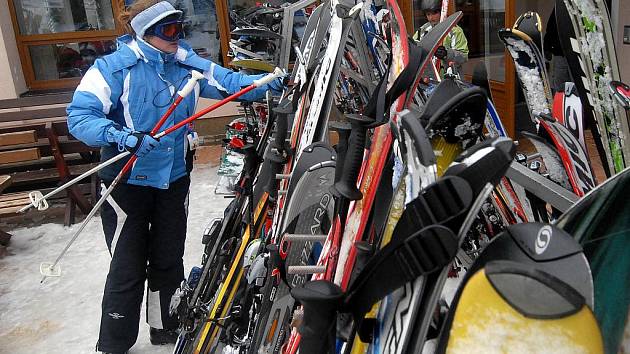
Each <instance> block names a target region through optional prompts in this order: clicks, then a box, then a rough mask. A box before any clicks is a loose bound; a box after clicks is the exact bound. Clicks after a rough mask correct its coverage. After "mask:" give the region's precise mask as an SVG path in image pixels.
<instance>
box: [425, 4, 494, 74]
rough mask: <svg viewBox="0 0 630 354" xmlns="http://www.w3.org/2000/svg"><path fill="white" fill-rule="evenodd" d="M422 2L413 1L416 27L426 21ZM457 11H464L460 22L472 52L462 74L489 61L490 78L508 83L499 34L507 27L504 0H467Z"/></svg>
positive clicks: (487, 63) (457, 7)
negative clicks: (500, 30)
mask: <svg viewBox="0 0 630 354" xmlns="http://www.w3.org/2000/svg"><path fill="white" fill-rule="evenodd" d="M421 3H422V0H414V2H413V5H414V13H413V15H414V26H415V27H414V28H415V29H416V30H417V29H419V28H420V26H422V25H423V24H424V23H426V22H427V19H426V17H425V16H424V14H423V12H422V10H421V7H420V5H421ZM455 10H457V11H462V12H463V13H464V16H463V17H462V19H461V20H460V21H459V24H458V25H459V26H460V27H461V28H462V30H464V34H465V35H466V39H467V40H468V50H469V51H470V52H469V54H468V61H467V62H466V63H464V65H463V66H462V71H463V73H464V74H467V75H471V74H472V73H473V70H474V68H475V66H476V65H477V64H478V63H480V62H482V63H485V64H486V68H487V69H488V78H489V79H490V80H495V81H501V82H505V59H504V50H505V47H504V46H503V43H502V42H501V41H500V40H499V36H498V35H497V33H498V31H499V29H501V28H503V27H505V0H487V1H466V2H463V4H462V5H459V6H456V8H455ZM414 32H415V31H414Z"/></svg>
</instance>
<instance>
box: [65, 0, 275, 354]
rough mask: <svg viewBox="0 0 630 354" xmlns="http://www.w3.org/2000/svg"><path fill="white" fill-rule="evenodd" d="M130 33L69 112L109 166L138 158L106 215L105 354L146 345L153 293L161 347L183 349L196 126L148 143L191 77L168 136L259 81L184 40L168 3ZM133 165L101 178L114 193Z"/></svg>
mask: <svg viewBox="0 0 630 354" xmlns="http://www.w3.org/2000/svg"><path fill="white" fill-rule="evenodd" d="M121 23H124V24H127V26H126V27H127V28H128V34H127V35H124V36H122V37H120V38H118V49H117V50H116V52H114V53H112V54H110V55H107V56H105V57H103V58H100V59H98V60H96V62H95V63H94V65H93V66H92V67H91V68H90V69H89V70H88V71H87V73H86V74H85V76H84V77H83V79H82V80H81V83H80V84H79V86H78V87H77V89H76V92H75V93H74V97H73V100H72V102H71V103H70V105H69V106H68V127H69V129H70V132H71V134H72V135H74V136H75V137H77V138H78V139H80V140H82V141H83V142H85V143H86V144H88V145H90V146H100V147H101V156H102V159H103V161H105V160H107V159H109V158H111V157H112V156H114V155H116V154H119V153H121V152H123V151H124V150H128V151H131V152H132V153H133V154H135V155H137V156H138V160H137V162H136V163H135V165H134V167H133V169H132V170H131V172H130V173H128V175H127V176H126V178H125V179H124V180H123V181H124V183H121V184H120V185H118V186H117V187H116V188H115V189H114V192H113V193H112V194H111V195H110V197H108V198H107V202H106V203H105V204H103V208H102V210H101V216H102V222H103V231H104V233H105V239H106V242H107V246H108V248H109V251H110V254H111V256H112V259H111V263H110V269H109V274H108V275H107V281H106V283H105V290H104V294H103V303H102V315H101V326H100V334H99V340H98V344H97V350H99V351H101V352H105V353H125V352H126V351H127V350H128V349H129V348H131V346H133V344H134V343H135V341H136V339H137V336H138V325H139V320H140V307H141V303H142V298H143V294H144V284H145V280H148V287H147V300H146V301H147V322H148V324H149V326H150V337H151V342H152V343H153V344H164V343H169V342H174V341H175V339H176V336H177V334H176V332H175V329H176V328H177V326H178V322H177V318H176V317H171V316H170V315H169V302H170V298H171V295H172V294H173V292H174V291H175V289H176V288H177V287H178V286H179V284H180V282H181V281H182V280H183V278H184V268H183V260H182V257H183V254H184V240H185V237H186V216H187V201H188V198H187V197H188V190H189V184H190V178H189V176H188V174H189V173H190V171H191V169H192V166H191V164H192V153H191V151H190V150H189V142H188V135H190V133H191V131H190V127H184V128H181V129H179V130H177V131H175V132H173V133H172V134H169V135H167V136H164V137H163V138H161V139H160V140H159V141H158V140H156V139H154V138H152V137H151V136H149V135H148V134H147V133H146V132H148V131H150V130H151V129H152V128H153V126H154V125H155V124H156V122H157V121H158V120H159V118H160V117H161V116H162V115H163V114H164V112H165V111H166V110H167V109H168V107H169V106H170V104H171V103H172V102H173V99H174V95H175V92H177V91H178V90H179V89H181V88H182V87H183V85H184V84H185V83H186V81H187V79H188V78H189V77H190V75H189V74H190V72H191V71H192V70H197V71H199V72H202V73H203V74H204V79H202V80H200V81H198V84H197V86H196V88H195V90H194V91H193V92H192V93H191V94H190V95H189V96H188V97H186V98H185V99H184V100H183V101H182V103H180V105H179V106H178V107H177V108H176V109H175V111H174V112H173V113H172V115H171V117H170V118H169V119H168V120H167V122H166V123H165V124H164V126H163V128H162V129H166V128H168V127H170V126H172V125H173V124H174V123H177V122H180V121H182V120H183V119H185V118H186V117H188V116H190V115H192V114H193V113H194V112H195V105H196V102H197V98H198V97H199V96H201V97H208V98H216V99H218V98H224V97H226V96H228V95H229V94H232V93H234V92H237V91H239V90H240V89H241V88H243V87H245V86H248V85H250V84H251V83H252V82H253V80H255V79H257V78H259V77H260V76H247V75H242V74H239V73H234V72H232V71H230V70H227V69H225V68H223V67H221V66H219V65H216V64H214V63H212V62H210V61H208V60H206V59H203V58H201V57H199V56H197V55H196V54H195V53H194V52H193V50H192V49H191V48H190V46H188V45H187V44H186V43H185V42H183V41H181V40H180V38H181V36H182V29H183V28H182V12H181V11H178V10H175V9H174V8H173V6H172V5H171V4H170V3H168V2H167V1H161V2H159V1H157V0H138V1H136V2H135V3H134V4H133V5H131V6H130V7H129V8H128V10H127V12H126V13H125V14H124V15H123V17H122V18H121ZM282 89H283V85H282V82H281V80H276V81H274V82H272V83H271V84H269V85H266V86H263V87H260V88H257V89H254V90H253V91H251V92H249V93H248V94H246V95H244V96H241V97H242V99H244V100H255V99H258V98H261V97H263V96H264V93H265V91H267V90H272V91H274V92H276V93H277V92H279V91H281V90H282ZM125 162H126V159H123V160H121V161H120V162H119V163H118V164H114V165H112V166H110V167H107V168H105V169H103V170H102V171H101V173H100V176H101V178H102V179H103V181H104V184H105V185H106V186H107V185H109V184H110V183H111V181H112V180H113V179H114V177H115V176H116V174H117V173H118V172H119V171H120V170H121V168H122V165H123V164H124V163H125Z"/></svg>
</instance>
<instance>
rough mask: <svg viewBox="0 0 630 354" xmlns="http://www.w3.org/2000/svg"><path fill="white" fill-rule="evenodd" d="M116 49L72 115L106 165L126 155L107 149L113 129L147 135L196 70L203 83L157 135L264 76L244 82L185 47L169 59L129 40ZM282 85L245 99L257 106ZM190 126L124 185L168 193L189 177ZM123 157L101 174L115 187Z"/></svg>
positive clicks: (93, 72)
mask: <svg viewBox="0 0 630 354" xmlns="http://www.w3.org/2000/svg"><path fill="white" fill-rule="evenodd" d="M117 42H118V43H117V44H118V49H117V50H116V51H115V52H114V53H112V54H109V55H107V56H104V57H102V58H99V59H97V60H96V62H95V63H94V65H93V66H92V67H91V68H90V69H89V70H88V71H87V72H86V74H85V75H84V76H83V78H82V79H81V83H80V84H79V86H78V87H77V89H76V91H75V92H74V96H73V98H72V102H71V103H70V105H69V106H68V108H67V112H68V128H69V130H70V133H71V134H72V135H73V136H75V137H76V138H77V139H79V140H81V141H83V142H84V143H86V144H87V145H89V146H94V147H101V161H106V160H108V159H110V158H112V157H113V156H115V155H117V154H119V153H121V151H120V150H119V148H118V146H117V144H115V143H114V144H111V143H108V141H107V139H106V132H107V129H109V128H110V127H111V126H112V125H120V126H124V127H127V128H129V129H131V130H133V131H141V132H149V131H151V129H153V126H154V125H155V124H156V123H157V122H158V121H159V119H160V117H162V115H163V114H164V113H165V112H166V111H167V109H168V108H169V106H170V105H171V103H172V102H173V99H174V97H175V95H176V92H177V91H178V90H180V89H181V88H182V87H183V86H184V85H185V84H186V82H187V81H188V78H189V77H190V75H189V74H190V72H191V70H197V71H199V72H201V73H203V75H204V79H201V80H199V81H197V85H196V86H195V89H194V90H193V92H191V93H190V94H189V95H188V96H187V97H185V98H184V99H183V100H182V102H181V103H180V104H179V105H178V106H177V108H176V109H175V111H174V112H173V113H172V114H171V116H170V117H169V118H168V120H167V121H166V122H165V123H164V125H163V126H162V128H161V129H160V131H163V130H165V129H166V128H168V127H171V126H173V125H174V124H176V123H178V122H180V121H182V120H184V119H186V118H188V117H189V116H191V115H193V114H194V113H195V108H196V105H197V100H198V98H199V97H206V98H214V99H222V98H225V97H227V96H229V95H231V94H233V93H235V92H237V91H239V90H241V89H242V88H244V87H246V86H249V85H250V84H252V83H253V81H254V80H256V79H258V78H260V77H261V76H262V75H243V74H240V73H237V72H233V71H231V70H228V69H226V68H223V67H221V66H219V65H217V64H215V63H213V62H211V61H209V60H206V59H204V58H201V57H199V56H198V55H197V54H195V52H194V51H193V50H192V48H191V47H190V46H188V45H187V44H186V43H185V42H183V41H180V43H179V49H178V51H177V53H174V54H166V53H163V52H161V51H159V50H158V49H156V48H154V47H153V46H151V45H150V44H148V43H146V42H144V41H142V40H137V39H134V38H132V37H131V36H130V35H124V36H122V37H119V38H118V40H117ZM282 89H283V85H282V83H281V80H276V81H273V82H271V83H270V84H268V85H265V86H261V87H258V88H256V89H254V90H252V91H250V92H248V93H247V94H245V95H243V96H241V99H243V100H248V101H252V100H257V99H260V98H262V97H264V95H265V92H266V91H267V90H272V91H273V92H274V93H278V92H280V91H281V90H282ZM191 129H192V127H190V126H185V127H182V128H180V129H178V130H177V131H175V132H173V133H171V134H169V135H166V136H164V137H162V138H161V139H160V144H159V146H158V147H156V148H155V149H153V150H152V151H151V152H149V153H148V154H147V155H145V156H143V157H142V158H139V159H138V160H137V161H136V163H135V164H134V166H133V168H132V170H131V172H130V173H129V174H128V175H127V176H126V179H125V180H124V181H125V182H126V183H129V184H134V185H140V186H151V187H156V188H161V189H166V188H168V186H169V184H170V183H171V182H174V181H176V180H177V179H179V178H181V177H183V176H185V175H186V174H187V173H188V171H187V168H186V155H187V153H188V139H187V137H186V135H187V134H188V133H189V132H190V131H191ZM127 161H128V158H124V159H122V160H120V161H118V162H117V163H115V164H112V165H110V166H108V167H106V168H104V169H102V170H101V171H100V172H99V175H100V176H101V178H103V179H104V180H113V179H114V178H115V177H116V175H117V174H118V172H119V171H120V170H121V169H122V166H123V165H124V164H125V163H126V162H127Z"/></svg>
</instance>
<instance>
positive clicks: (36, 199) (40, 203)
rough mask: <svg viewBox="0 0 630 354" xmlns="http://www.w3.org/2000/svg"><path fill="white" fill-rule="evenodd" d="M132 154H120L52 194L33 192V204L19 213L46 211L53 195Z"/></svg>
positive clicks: (31, 198)
mask: <svg viewBox="0 0 630 354" xmlns="http://www.w3.org/2000/svg"><path fill="white" fill-rule="evenodd" d="M129 154H130V152H129V151H125V152H123V153H121V154H118V155H116V156H114V157H112V158H111V159H109V160H107V161H105V162H103V163H101V164H100V165H98V166H95V167H93V168H92V169H90V170H88V171H86V172H83V174H81V175H80V176H78V177H75V178H73V179H72V180H70V181H68V182H66V183H65V184H63V185H61V186H59V187H57V189H55V190H53V191H52V192H50V193H48V194H46V195H43V194H42V192H40V191H33V192H30V193H29V194H28V197H29V199H30V200H31V204H29V205H26V206H24V207H23V208H22V209H20V210H18V213H24V212H26V211H28V210H29V209H31V208H33V207H37V210H40V211H42V210H46V209H48V201H47V199H48V198H50V197H52V196H53V195H55V194H57V193H59V192H61V191H62V190H64V189H66V188H68V187H70V186H72V185H73V184H76V183H77V182H79V181H80V180H82V179H84V178H85V177H88V176H90V175H92V174H93V173H95V172H98V171H100V170H102V169H103V168H105V167H107V166H109V165H111V164H113V163H115V162H116V161H118V160H120V159H122V158H123V157H126V156H129Z"/></svg>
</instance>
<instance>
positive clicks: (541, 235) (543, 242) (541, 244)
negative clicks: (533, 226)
mask: <svg viewBox="0 0 630 354" xmlns="http://www.w3.org/2000/svg"><path fill="white" fill-rule="evenodd" d="M551 234H552V230H551V226H549V225H545V226H543V227H542V228H541V229H540V231H538V235H536V245H535V250H536V254H542V253H543V252H545V250H546V249H547V247H548V246H549V243H550V242H551Z"/></svg>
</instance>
